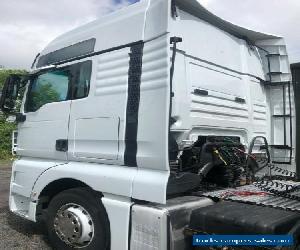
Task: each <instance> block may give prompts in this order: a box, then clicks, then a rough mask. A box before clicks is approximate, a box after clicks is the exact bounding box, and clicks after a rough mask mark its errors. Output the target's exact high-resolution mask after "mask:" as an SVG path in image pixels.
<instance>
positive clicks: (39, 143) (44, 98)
mask: <svg viewBox="0 0 300 250" xmlns="http://www.w3.org/2000/svg"><path fill="white" fill-rule="evenodd" d="M71 71H72V69H71V67H70V66H67V67H62V68H56V69H51V70H47V71H43V72H41V73H38V74H37V75H35V76H33V77H32V79H31V80H30V83H29V86H28V88H27V93H26V99H25V103H24V104H23V107H22V108H21V111H22V114H23V117H24V119H23V122H20V123H19V125H18V132H19V134H18V148H17V153H18V155H21V156H27V157H38V158H48V159H56V160H67V153H66V151H67V147H68V144H67V139H68V124H69V114H70V107H71V100H70V90H71V83H72V74H71Z"/></svg>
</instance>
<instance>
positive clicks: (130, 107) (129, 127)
mask: <svg viewBox="0 0 300 250" xmlns="http://www.w3.org/2000/svg"><path fill="white" fill-rule="evenodd" d="M143 50H144V43H139V44H136V45H133V46H132V47H131V53H130V61H129V71H128V97H127V110H126V130H125V154H124V164H125V165H126V166H129V167H137V160H136V155H137V133H138V113H139V105H140V85H141V78H142V65H143Z"/></svg>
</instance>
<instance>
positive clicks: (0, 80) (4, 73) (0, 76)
mask: <svg viewBox="0 0 300 250" xmlns="http://www.w3.org/2000/svg"><path fill="white" fill-rule="evenodd" d="M26 73H27V71H26V70H14V69H2V70H0V88H1V89H2V87H3V84H4V82H5V79H6V78H7V77H8V76H9V75H11V74H26Z"/></svg>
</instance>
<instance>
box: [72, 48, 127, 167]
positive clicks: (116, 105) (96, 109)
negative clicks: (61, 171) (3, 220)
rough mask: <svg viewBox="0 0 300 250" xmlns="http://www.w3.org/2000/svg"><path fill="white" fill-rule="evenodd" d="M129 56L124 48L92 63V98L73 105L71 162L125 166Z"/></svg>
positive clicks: (90, 95)
mask: <svg viewBox="0 0 300 250" xmlns="http://www.w3.org/2000/svg"><path fill="white" fill-rule="evenodd" d="M129 52H130V50H129V48H124V49H121V50H117V51H114V52H111V53H106V54H103V55H99V56H96V57H94V58H93V59H92V60H93V69H92V78H91V86H90V93H89V96H88V97H87V98H84V99H79V100H74V101H72V108H71V114H70V127H69V136H68V138H69V146H70V150H69V153H68V157H69V160H71V161H78V160H79V161H87V162H91V161H93V162H99V163H107V164H118V165H122V164H123V158H124V150H125V145H124V138H125V122H126V119H125V117H126V104H127V88H128V69H129ZM83 110H84V112H82V111H83Z"/></svg>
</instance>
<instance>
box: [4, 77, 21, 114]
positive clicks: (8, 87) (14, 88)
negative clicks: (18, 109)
mask: <svg viewBox="0 0 300 250" xmlns="http://www.w3.org/2000/svg"><path fill="white" fill-rule="evenodd" d="M21 82H22V80H21V77H20V76H18V75H10V76H9V77H8V78H7V79H6V81H5V83H4V86H3V89H2V95H1V98H0V109H1V110H2V111H3V112H4V113H11V112H12V111H14V109H15V106H16V101H17V98H18V94H19V89H20V86H21Z"/></svg>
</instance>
